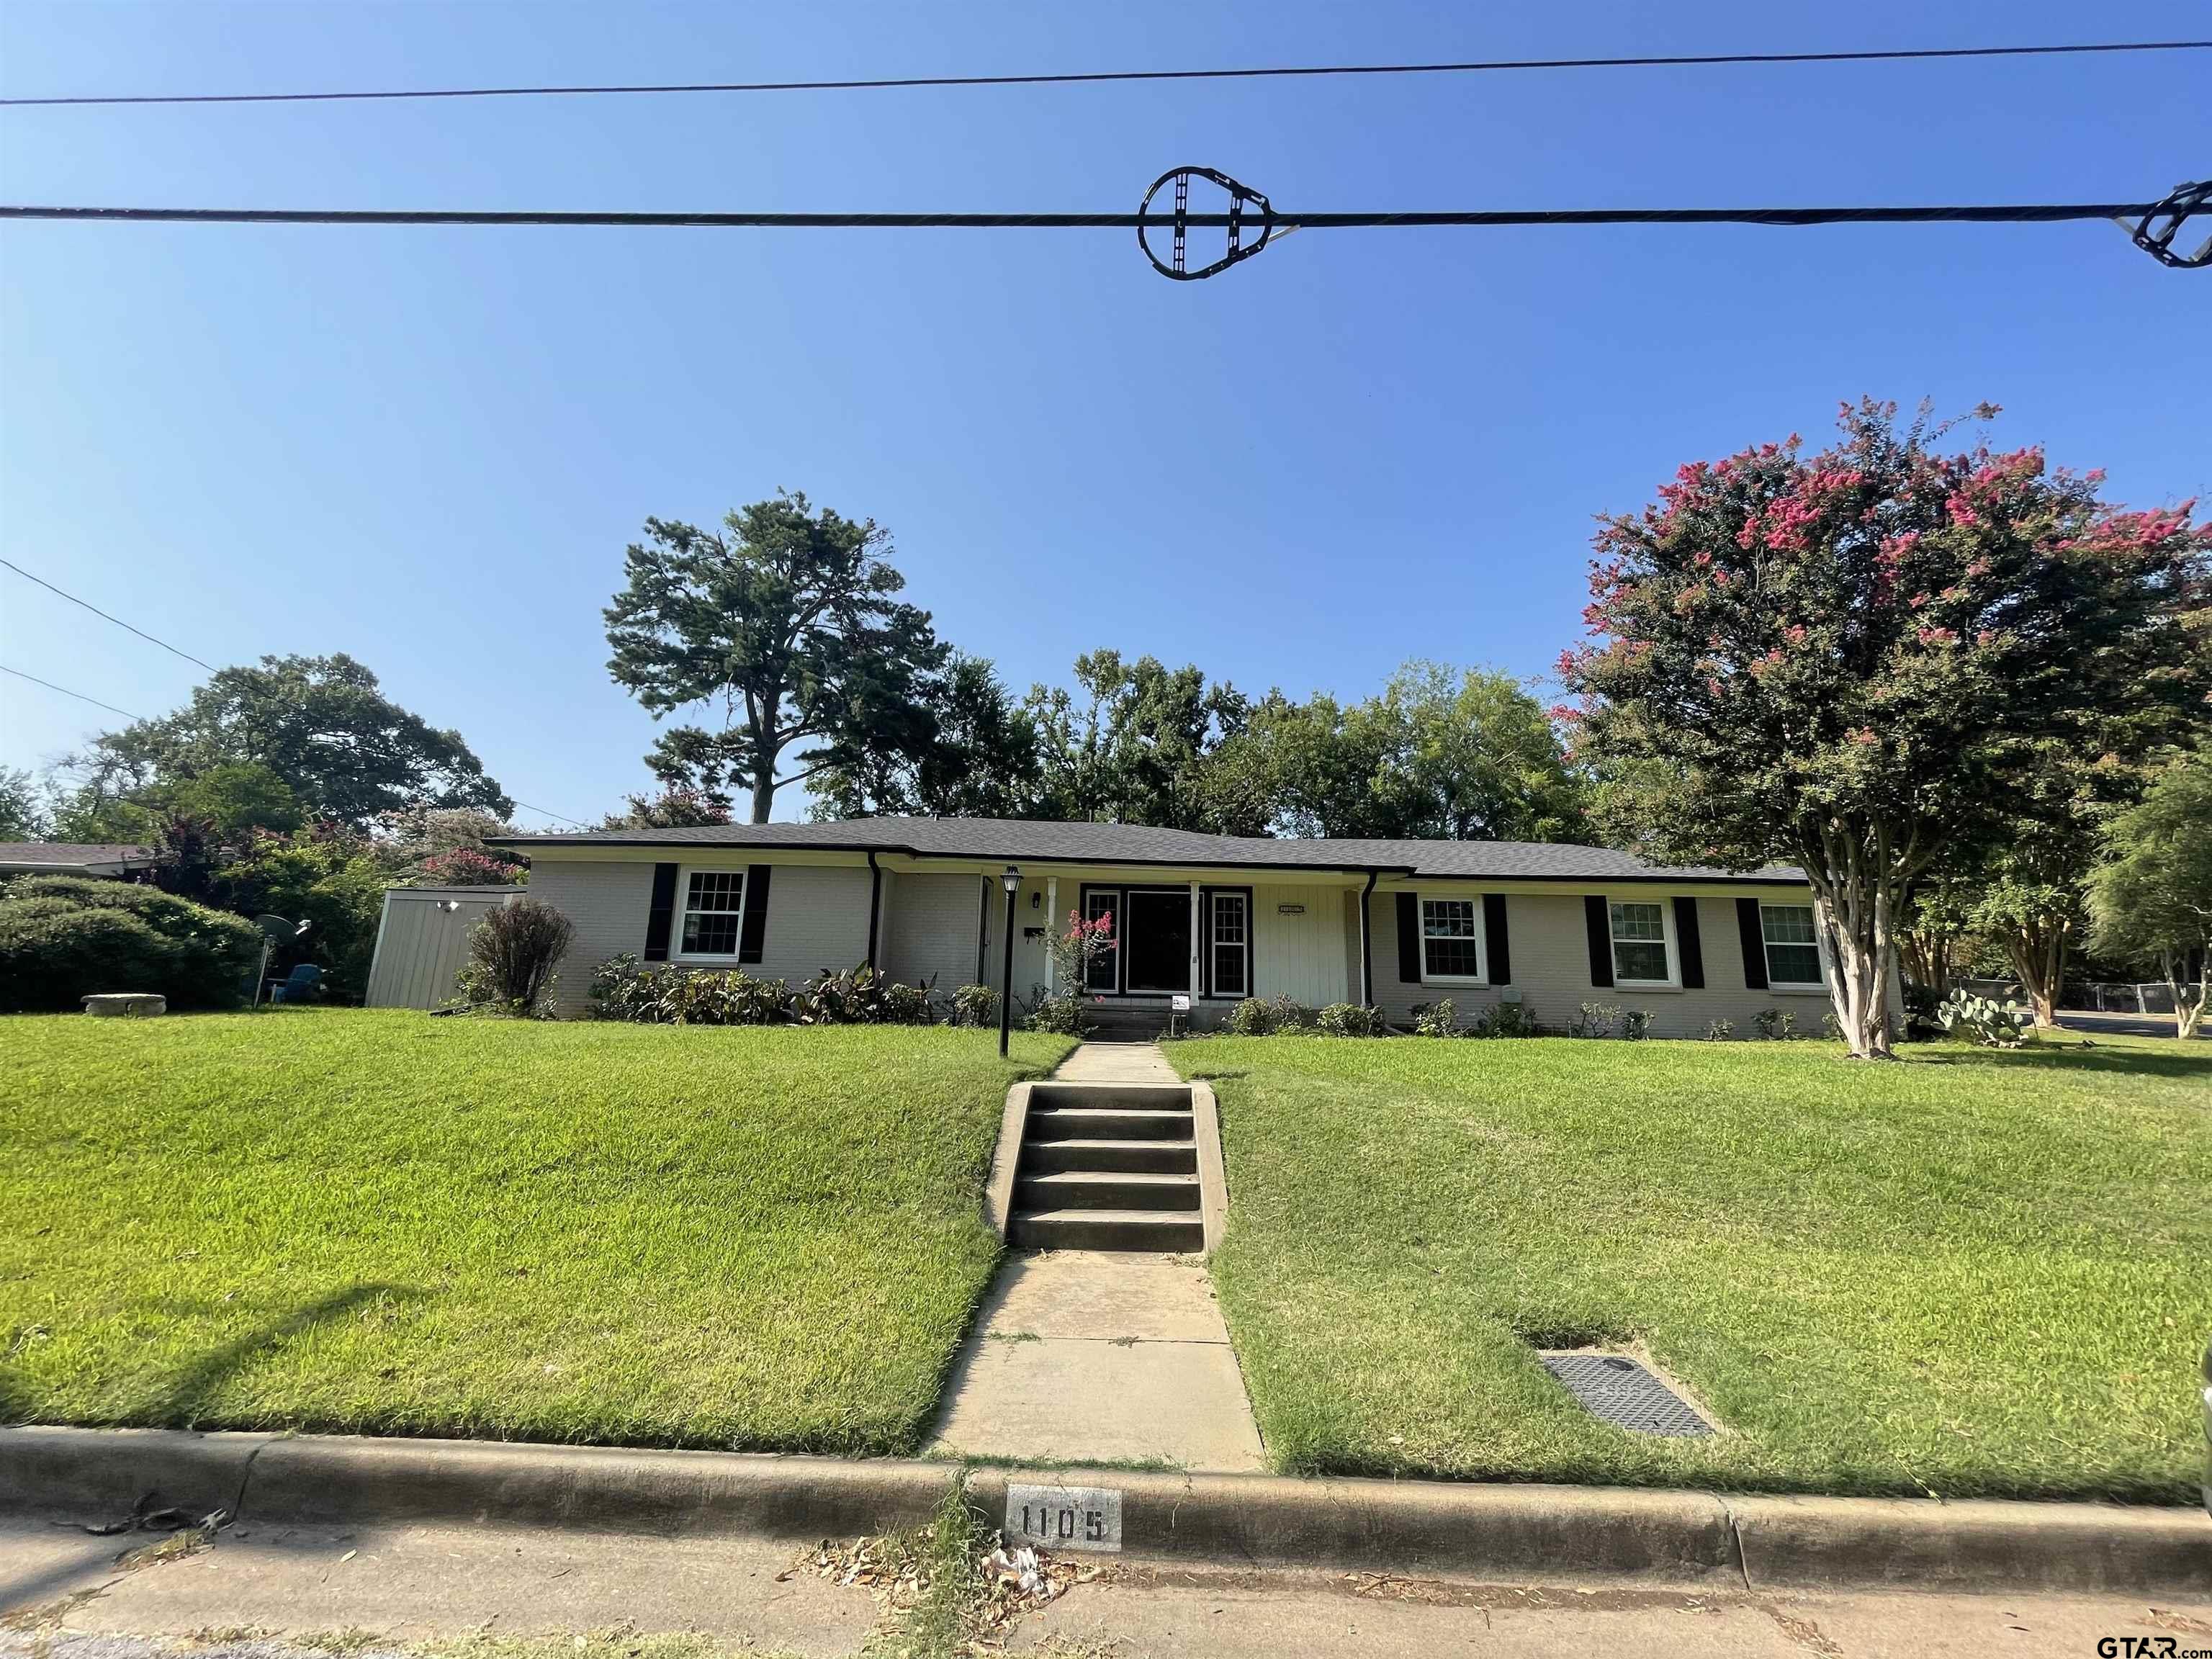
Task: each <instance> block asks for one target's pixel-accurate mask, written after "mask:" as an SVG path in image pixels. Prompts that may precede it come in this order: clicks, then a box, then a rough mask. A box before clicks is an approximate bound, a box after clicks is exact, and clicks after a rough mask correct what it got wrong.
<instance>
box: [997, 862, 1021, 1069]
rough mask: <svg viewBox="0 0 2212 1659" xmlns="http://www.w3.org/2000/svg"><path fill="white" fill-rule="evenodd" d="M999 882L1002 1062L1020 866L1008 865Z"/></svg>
mask: <svg viewBox="0 0 2212 1659" xmlns="http://www.w3.org/2000/svg"><path fill="white" fill-rule="evenodd" d="M999 880H1000V884H1001V885H1003V886H1004V887H1005V888H1006V966H1005V967H1004V968H1003V969H1000V974H999V1058H1000V1059H1001V1060H1004V1059H1005V1058H1006V1033H1007V1032H1008V1031H1010V1030H1012V1029H1013V1024H1014V895H1015V894H1016V893H1018V892H1019V891H1020V890H1021V886H1022V868H1021V866H1019V865H1018V864H1010V865H1008V866H1006V874H1005V875H1003V876H1000V878H999Z"/></svg>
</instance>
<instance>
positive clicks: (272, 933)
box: [253, 910, 315, 945]
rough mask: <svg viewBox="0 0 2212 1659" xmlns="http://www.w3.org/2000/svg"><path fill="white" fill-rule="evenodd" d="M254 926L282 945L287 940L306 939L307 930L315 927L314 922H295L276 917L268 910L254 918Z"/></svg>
mask: <svg viewBox="0 0 2212 1659" xmlns="http://www.w3.org/2000/svg"><path fill="white" fill-rule="evenodd" d="M253 924H254V926H255V927H258V928H260V930H261V931H262V932H263V933H266V934H267V935H268V936H269V937H270V939H274V940H276V942H277V943H278V944H280V945H281V944H283V942H284V941H285V940H286V939H302V938H305V937H306V935H307V929H309V928H310V927H313V926H314V925H315V924H314V923H313V922H312V921H296V922H295V921H293V920H292V919H291V918H290V917H289V916H280V915H275V914H273V913H272V912H270V911H267V910H264V911H263V912H262V913H261V914H260V915H258V916H256V917H254V919H253Z"/></svg>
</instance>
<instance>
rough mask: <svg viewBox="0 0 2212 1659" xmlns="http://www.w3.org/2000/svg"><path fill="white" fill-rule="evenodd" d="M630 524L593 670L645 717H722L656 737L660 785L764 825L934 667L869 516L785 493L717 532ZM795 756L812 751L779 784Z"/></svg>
mask: <svg viewBox="0 0 2212 1659" xmlns="http://www.w3.org/2000/svg"><path fill="white" fill-rule="evenodd" d="M645 529H646V537H647V539H646V540H645V541H644V542H641V543H640V542H633V543H632V544H630V546H629V550H627V552H626V553H625V555H624V556H623V569H624V574H625V578H626V580H625V585H624V586H623V591H622V592H619V593H617V594H616V595H615V598H614V602H613V604H611V605H609V606H608V607H607V610H606V612H605V616H606V623H607V643H608V645H609V647H611V649H612V651H613V653H614V654H613V655H612V656H611V658H610V659H608V663H607V669H608V672H609V673H611V675H612V676H613V678H614V679H615V682H616V684H619V685H621V686H623V688H625V689H626V690H629V693H630V694H631V695H632V696H635V698H636V699H637V700H638V702H640V703H641V704H643V705H644V707H645V708H647V709H648V710H650V711H651V712H652V714H653V717H654V718H655V719H656V720H658V719H659V718H661V717H662V716H664V715H666V714H672V713H674V712H675V711H677V710H678V709H684V708H691V707H693V706H695V705H702V706H706V707H708V708H714V709H718V710H719V711H720V718H721V725H720V727H719V729H714V730H710V729H708V727H706V726H699V725H687V726H677V727H674V728H671V730H669V731H668V732H664V733H663V734H662V736H661V738H660V739H659V742H658V743H656V744H654V746H653V750H652V752H651V753H650V754H648V755H647V757H646V764H647V766H648V767H650V768H651V769H652V770H653V775H655V776H656V777H658V778H659V779H660V781H662V782H663V783H664V784H665V785H668V786H670V787H684V788H690V789H695V790H698V791H701V792H702V793H708V794H720V792H722V791H723V790H724V789H726V788H732V787H734V788H738V789H743V790H745V791H748V792H749V793H750V796H751V813H752V821H753V822H754V823H767V822H768V819H769V812H770V811H772V810H773V808H774V806H775V792H776V791H777V790H778V789H779V788H781V787H783V786H785V785H787V784H790V783H797V782H803V781H805V780H807V779H808V778H810V777H811V776H812V775H814V774H815V773H817V772H818V771H820V770H821V769H823V768H825V767H828V766H832V765H836V764H840V763H844V764H851V763H853V762H854V758H855V757H857V756H859V755H860V754H863V753H865V752H866V750H867V749H868V747H869V745H870V744H875V743H880V742H881V741H882V740H883V737H884V734H883V732H881V730H880V727H881V726H882V724H883V723H884V721H886V720H889V719H890V718H891V717H892V716H893V715H894V714H896V712H897V711H901V710H903V709H904V708H908V707H910V706H911V705H912V703H913V702H914V701H915V690H916V689H917V685H918V683H919V681H920V680H921V678H922V677H924V676H926V675H927V674H928V673H929V672H930V671H933V669H935V668H936V667H937V666H938V665H939V663H940V662H941V661H942V659H943V657H944V653H945V647H943V646H941V645H940V644H939V642H938V641H937V638H936V635H934V633H933V631H932V630H931V628H930V621H929V613H928V612H927V611H920V610H916V609H915V607H914V606H912V605H906V604H903V603H902V602H900V601H899V600H898V599H896V595H897V594H898V593H899V592H901V591H902V589H903V588H904V587H905V586H906V580H905V578H903V577H902V576H901V575H900V574H899V573H898V572H897V571H896V569H894V568H892V567H891V564H890V551H891V550H890V532H888V531H885V530H883V529H880V528H878V526H877V525H876V523H875V521H874V520H864V521H861V522H857V523H856V522H855V521H854V520H850V519H847V518H844V517H842V516H841V515H839V514H838V513H835V512H833V511H831V510H830V509H829V508H828V507H824V508H823V509H822V510H821V511H820V512H819V513H816V512H815V511H814V510H813V508H812V507H811V504H810V503H809V502H808V501H807V499H806V497H805V495H799V494H784V495H778V496H777V497H776V498H775V500H773V501H755V502H754V503H753V504H752V505H751V506H750V507H740V508H738V510H737V511H735V512H733V513H730V514H729V515H728V516H727V517H726V518H725V519H724V520H723V528H722V530H721V531H720V532H714V531H702V530H700V529H697V528H696V527H694V526H690V525H687V524H681V523H678V522H675V521H673V520H661V519H647V520H646V524H645ZM900 740H901V741H904V740H905V738H904V734H901V738H900ZM794 745H811V747H807V748H802V749H800V750H799V753H798V755H797V757H796V758H797V760H798V763H799V769H797V770H796V771H793V772H791V773H788V774H781V773H780V769H781V766H782V763H783V757H784V756H785V754H786V752H787V751H788V750H792V749H793V746H794Z"/></svg>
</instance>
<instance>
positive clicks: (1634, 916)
mask: <svg viewBox="0 0 2212 1659" xmlns="http://www.w3.org/2000/svg"><path fill="white" fill-rule="evenodd" d="M1611 915H1612V918H1613V977H1614V979H1616V980H1627V981H1650V983H1653V984H1656V985H1664V984H1667V983H1668V981H1669V980H1670V978H1671V975H1669V974H1668V966H1667V907H1666V906H1665V905H1663V904H1638V903H1625V904H1615V905H1613V907H1612V910H1611Z"/></svg>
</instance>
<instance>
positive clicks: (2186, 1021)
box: [2159, 951, 2212, 1042]
mask: <svg viewBox="0 0 2212 1659" xmlns="http://www.w3.org/2000/svg"><path fill="white" fill-rule="evenodd" d="M2159 966H2160V968H2162V969H2164V970H2165V973H2166V989H2167V990H2169V991H2171V992H2172V993H2173V1034H2174V1036H2177V1037H2179V1038H2180V1039H2181V1041H2182V1042H2188V1041H2189V1040H2190V1039H2191V1037H2193V1036H2196V1035H2197V1028H2198V1027H2199V1026H2200V1025H2202V1024H2203V1023H2204V1011H2205V1009H2206V1008H2207V1007H2208V1006H2212V952H2207V954H2206V957H2205V961H2204V971H2203V974H2202V975H2200V976H2199V977H2198V979H2197V1000H2195V1001H2193V1002H2192V1001H2191V1000H2189V996H2188V991H2189V987H2188V984H2187V982H2186V981H2188V978H2189V953H2188V952H2187V951H2183V952H2182V953H2181V956H2180V958H2179V961H2177V960H2176V959H2175V957H2174V953H2173V952H2172V951H2160V953H2159Z"/></svg>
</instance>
